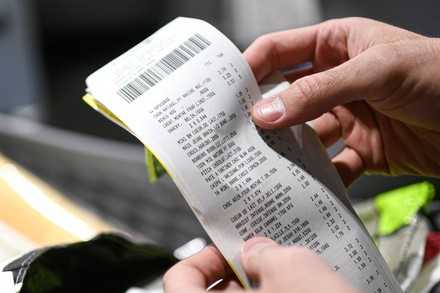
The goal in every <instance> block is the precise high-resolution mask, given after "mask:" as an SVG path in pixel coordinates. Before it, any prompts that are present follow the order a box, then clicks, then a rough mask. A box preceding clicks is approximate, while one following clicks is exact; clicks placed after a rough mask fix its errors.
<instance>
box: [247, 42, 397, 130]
mask: <svg viewBox="0 0 440 293" xmlns="http://www.w3.org/2000/svg"><path fill="white" fill-rule="evenodd" d="M382 53H383V52H380V51H379V52H378V50H376V49H373V48H372V49H370V51H365V52H364V53H362V54H360V55H358V56H357V57H355V58H353V59H351V60H349V61H347V62H345V63H343V64H341V65H339V66H337V67H334V68H332V69H329V70H327V71H323V72H320V73H315V74H312V75H308V76H305V77H302V78H300V79H298V80H296V81H295V82H294V83H292V84H291V86H290V87H289V88H288V89H286V90H284V91H282V92H280V93H278V94H277V95H276V96H274V97H270V98H267V99H264V100H262V101H259V102H258V103H256V104H255V106H254V107H253V109H252V118H253V120H254V122H255V124H257V125H258V126H260V127H262V128H266V129H277V128H282V127H288V126H292V125H295V124H299V123H303V122H307V121H310V120H313V119H315V118H318V117H319V116H321V115H322V114H324V113H327V112H328V111H330V110H331V109H333V108H334V107H336V106H338V105H342V104H345V103H349V102H352V101H356V100H362V99H365V98H367V97H368V98H374V97H376V98H380V97H384V96H386V95H387V93H386V90H387V88H390V85H387V82H388V81H389V80H390V77H391V76H392V75H391V69H392V68H393V67H391V66H389V63H390V62H393V61H392V60H390V59H391V58H388V59H387V58H385V57H383V55H384V54H382Z"/></svg>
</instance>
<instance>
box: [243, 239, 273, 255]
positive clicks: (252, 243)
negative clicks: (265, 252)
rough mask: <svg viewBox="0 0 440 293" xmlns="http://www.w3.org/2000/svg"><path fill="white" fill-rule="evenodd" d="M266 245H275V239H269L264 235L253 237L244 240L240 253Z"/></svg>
mask: <svg viewBox="0 0 440 293" xmlns="http://www.w3.org/2000/svg"><path fill="white" fill-rule="evenodd" d="M268 245H271V246H272V245H277V244H276V242H275V241H273V240H271V239H270V238H266V237H254V238H251V239H249V240H248V241H246V242H245V243H244V244H243V246H242V248H241V253H242V254H247V253H249V252H252V251H253V250H255V249H256V248H258V247H263V246H268Z"/></svg>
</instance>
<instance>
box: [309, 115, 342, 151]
mask: <svg viewBox="0 0 440 293" xmlns="http://www.w3.org/2000/svg"><path fill="white" fill-rule="evenodd" d="M311 122H312V125H313V129H314V130H315V132H316V134H317V135H318V136H319V138H320V139H321V142H322V144H323V145H324V147H326V148H328V147H330V146H332V145H333V144H334V143H336V142H337V141H338V140H339V139H340V138H341V137H342V130H341V124H340V122H339V120H338V118H337V117H336V116H335V115H334V114H333V112H328V113H326V114H324V115H322V116H321V117H319V118H316V119H315V120H313V121H311Z"/></svg>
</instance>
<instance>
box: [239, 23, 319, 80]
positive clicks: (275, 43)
mask: <svg viewBox="0 0 440 293" xmlns="http://www.w3.org/2000/svg"><path fill="white" fill-rule="evenodd" d="M318 28H319V25H316V26H310V27H305V28H299V29H294V30H288V31H282V32H276V33H272V34H267V35H264V36H262V37H260V38H258V39H257V40H256V41H255V42H253V43H252V44H251V45H250V46H249V48H247V49H246V51H245V52H244V53H243V55H244V57H245V58H246V60H247V61H248V63H249V65H250V66H251V68H252V71H253V72H254V75H255V78H256V79H257V81H260V80H261V79H262V78H263V77H265V76H266V75H267V74H269V73H270V72H272V71H273V70H275V69H279V68H284V67H289V66H293V65H299V64H302V63H305V62H307V61H310V60H312V59H313V54H314V48H315V46H316V39H317V33H318Z"/></svg>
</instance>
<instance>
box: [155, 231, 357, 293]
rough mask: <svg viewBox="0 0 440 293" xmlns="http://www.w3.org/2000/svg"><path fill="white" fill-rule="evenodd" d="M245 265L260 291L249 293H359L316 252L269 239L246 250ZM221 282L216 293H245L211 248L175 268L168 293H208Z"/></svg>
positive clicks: (169, 274) (170, 273)
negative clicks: (280, 243)
mask: <svg viewBox="0 0 440 293" xmlns="http://www.w3.org/2000/svg"><path fill="white" fill-rule="evenodd" d="M241 262H242V265H243V268H244V270H245V271H246V274H247V275H248V276H249V278H250V279H251V280H253V281H256V282H258V283H259V288H258V289H251V290H248V292H260V293H265V292H291V293H295V292H302V293H307V292H310V293H312V292H313V293H315V292H329V293H332V292H335V293H336V292H337V293H355V292H356V290H354V289H353V288H352V287H351V286H350V285H349V284H348V283H346V282H345V281H343V280H342V279H341V277H340V276H339V275H337V273H335V272H333V271H331V270H330V268H329V267H327V266H326V265H325V264H324V263H323V262H322V261H321V259H320V258H319V257H318V256H317V255H316V254H314V253H313V252H312V251H310V250H307V249H306V248H299V247H282V246H279V245H278V244H276V243H275V242H274V241H272V240H270V239H268V238H263V237H255V238H252V239H250V240H248V241H247V242H246V243H245V244H244V246H243V249H242V253H241ZM317 278H319V282H317ZM220 279H223V281H222V282H221V283H220V285H219V286H217V287H215V289H216V290H219V291H221V292H229V293H233V292H237V293H238V292H244V291H245V290H244V289H243V288H242V287H241V286H240V284H239V282H238V281H237V279H236V278H235V277H234V274H233V272H232V270H231V269H230V267H229V266H228V264H227V262H226V261H225V259H224V258H223V257H222V255H221V254H220V252H219V251H218V250H217V248H216V247H215V246H213V245H210V246H208V247H206V248H205V249H203V250H202V251H201V252H199V253H198V254H196V255H194V256H192V257H190V258H187V259H185V260H183V261H181V262H179V263H178V264H176V265H175V266H174V267H172V268H171V269H170V270H169V271H168V272H167V273H166V274H165V276H164V280H163V283H164V289H165V292H166V293H174V292H179V293H185V292H191V293H197V292H206V289H207V288H208V287H209V285H210V284H212V283H214V282H215V281H217V280H220Z"/></svg>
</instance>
